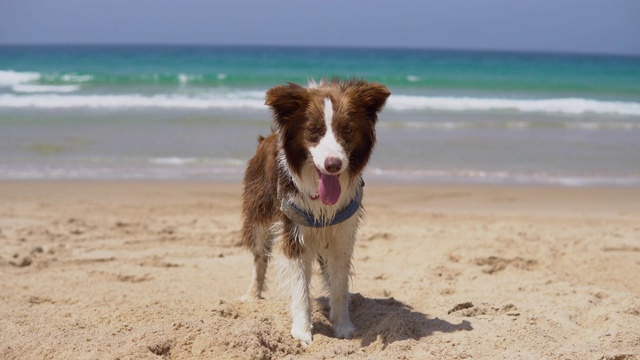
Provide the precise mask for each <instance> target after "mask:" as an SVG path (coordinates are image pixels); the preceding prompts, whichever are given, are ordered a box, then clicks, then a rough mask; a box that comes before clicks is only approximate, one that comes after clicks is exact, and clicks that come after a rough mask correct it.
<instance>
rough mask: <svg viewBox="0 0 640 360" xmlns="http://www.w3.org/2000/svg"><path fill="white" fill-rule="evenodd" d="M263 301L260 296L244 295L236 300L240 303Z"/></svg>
mask: <svg viewBox="0 0 640 360" xmlns="http://www.w3.org/2000/svg"><path fill="white" fill-rule="evenodd" d="M262 299H264V298H263V297H262V296H260V295H254V294H245V295H242V296H240V297H239V298H238V300H240V301H242V302H251V301H257V300H262Z"/></svg>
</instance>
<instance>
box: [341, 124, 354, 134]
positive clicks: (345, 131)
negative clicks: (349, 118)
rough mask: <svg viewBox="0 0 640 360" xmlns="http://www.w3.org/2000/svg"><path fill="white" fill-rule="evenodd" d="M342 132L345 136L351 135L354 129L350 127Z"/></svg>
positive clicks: (344, 128) (346, 127)
mask: <svg viewBox="0 0 640 360" xmlns="http://www.w3.org/2000/svg"><path fill="white" fill-rule="evenodd" d="M342 132H343V133H345V134H351V133H352V132H353V128H352V127H351V126H349V125H347V126H345V127H343V128H342Z"/></svg>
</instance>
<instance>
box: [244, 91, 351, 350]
mask: <svg viewBox="0 0 640 360" xmlns="http://www.w3.org/2000/svg"><path fill="white" fill-rule="evenodd" d="M321 84H322V83H321ZM309 86H310V87H316V86H318V85H317V84H315V83H310V85H309ZM324 121H325V124H326V128H327V131H326V132H325V135H324V136H323V138H322V139H321V140H320V142H319V143H318V144H317V145H316V146H315V147H313V148H310V149H309V151H310V153H311V156H310V157H309V159H308V160H307V161H306V162H305V163H304V164H302V166H301V170H300V174H296V173H293V172H292V171H291V170H290V169H289V166H288V163H287V159H286V154H285V152H284V148H283V146H282V139H281V138H279V139H278V141H279V148H280V150H279V152H278V156H277V161H278V166H279V167H280V169H281V170H283V171H284V172H285V173H286V174H288V175H289V176H290V177H291V180H292V181H293V183H294V184H295V186H296V188H297V189H298V191H299V193H297V194H282V196H290V197H291V198H288V199H286V200H288V201H293V202H294V203H295V205H296V206H297V207H298V208H300V209H303V210H304V211H306V212H308V213H311V214H313V217H314V218H315V219H316V220H323V219H333V218H334V217H335V215H336V213H337V212H338V210H340V209H343V208H345V206H347V204H349V203H350V202H351V201H352V200H353V199H354V197H355V195H356V192H357V191H362V185H361V183H360V181H359V179H353V178H351V174H349V172H348V171H347V169H348V168H349V160H348V157H347V154H346V152H345V150H344V148H343V147H342V146H341V145H340V143H339V142H338V140H337V139H336V135H335V134H334V132H333V127H332V121H333V103H332V101H331V99H330V98H328V97H327V98H325V100H324ZM328 157H337V158H339V159H340V160H341V161H342V167H341V168H340V171H339V172H338V173H339V174H340V175H341V176H340V177H339V178H338V179H339V181H340V186H341V193H340V197H339V198H338V201H337V202H336V203H335V204H334V205H324V204H323V203H322V202H321V201H319V200H317V197H315V196H316V195H317V193H318V182H319V176H318V173H317V171H316V168H318V169H320V171H324V172H325V173H326V172H327V171H326V170H325V168H324V163H325V160H326V159H327V158H328ZM313 198H315V200H314V199H313ZM362 215H363V209H362V208H360V209H359V210H358V212H357V213H356V214H354V215H353V216H352V217H351V218H349V219H347V220H346V221H344V222H342V223H340V224H337V225H333V226H328V227H322V228H310V227H304V226H297V225H296V226H295V230H294V234H293V236H294V238H295V241H297V242H298V243H300V244H301V245H303V246H304V251H303V252H302V254H301V255H300V256H299V257H298V258H287V257H286V256H285V255H284V254H283V253H282V252H281V250H280V249H281V248H282V244H280V242H281V241H282V238H283V234H282V224H281V223H277V224H272V227H270V228H268V229H265V228H263V227H260V226H257V227H256V230H255V231H256V234H257V235H258V236H256V238H257V239H258V241H257V242H263V241H265V242H263V243H259V244H257V245H256V246H258V247H263V248H264V246H265V245H266V241H271V240H273V241H274V243H273V245H272V249H273V254H272V255H273V256H272V257H273V262H274V263H275V265H276V269H277V274H278V275H277V278H276V279H277V283H278V284H279V285H281V286H282V287H284V288H285V289H286V291H287V293H288V294H289V295H290V301H291V303H290V304H291V305H290V311H291V319H292V327H291V335H292V336H293V337H294V338H295V339H297V340H299V341H300V343H301V344H302V345H303V346H308V345H309V344H311V341H312V329H313V324H312V321H311V296H310V291H309V286H310V281H311V269H312V265H313V263H314V262H315V261H317V260H318V259H319V258H322V259H323V261H324V266H323V269H322V270H323V271H322V275H323V278H324V281H325V285H326V289H327V290H328V292H329V305H330V308H331V310H330V313H329V319H330V320H331V323H332V325H333V331H334V335H335V336H336V337H338V338H349V337H351V336H352V335H353V332H354V331H355V327H354V326H353V323H352V322H351V319H350V317H349V280H350V276H351V259H352V254H353V247H354V244H355V239H356V235H357V232H358V226H359V223H360V219H361V217H362ZM254 253H255V252H254ZM256 259H257V260H255V261H254V263H255V271H254V275H253V280H252V285H251V287H250V288H249V293H248V294H247V297H254V298H255V297H260V296H261V293H262V290H263V288H264V275H265V271H266V262H265V263H264V264H265V266H262V265H263V263H262V262H261V261H260V260H261V259H260V258H259V257H256Z"/></svg>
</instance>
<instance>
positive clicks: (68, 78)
mask: <svg viewBox="0 0 640 360" xmlns="http://www.w3.org/2000/svg"><path fill="white" fill-rule="evenodd" d="M60 79H61V80H62V81H64V82H73V83H79V82H89V81H91V80H93V76H91V75H78V74H76V73H70V74H64V75H62V76H61V77H60Z"/></svg>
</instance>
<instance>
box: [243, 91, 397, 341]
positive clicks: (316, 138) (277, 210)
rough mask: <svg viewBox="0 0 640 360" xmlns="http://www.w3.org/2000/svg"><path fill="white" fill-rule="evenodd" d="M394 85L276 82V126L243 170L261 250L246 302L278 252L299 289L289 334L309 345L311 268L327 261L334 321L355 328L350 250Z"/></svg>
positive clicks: (339, 331) (247, 224) (248, 219)
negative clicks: (369, 165) (366, 172)
mask: <svg viewBox="0 0 640 360" xmlns="http://www.w3.org/2000/svg"><path fill="white" fill-rule="evenodd" d="M389 95H390V92H389V90H388V89H387V88H386V87H384V86H383V85H380V84H377V83H368V82H365V81H361V80H348V81H342V80H338V79H334V80H331V81H322V82H321V83H320V84H315V83H312V84H310V85H309V86H308V87H306V88H305V87H302V86H299V85H296V84H291V83H290V84H288V85H283V86H277V87H274V88H272V89H270V90H269V91H268V92H267V97H266V104H267V105H268V106H269V107H271V109H272V110H273V116H274V124H275V126H274V130H275V131H274V133H273V134H271V135H270V136H269V137H266V138H264V137H262V136H261V137H259V139H258V140H259V144H258V149H257V151H256V154H255V155H254V157H253V158H252V159H251V160H249V163H248V166H247V170H246V173H245V177H244V193H243V220H244V224H243V228H242V241H243V244H244V245H245V246H246V247H248V248H249V249H250V250H251V252H252V253H253V256H254V265H255V269H254V273H253V279H252V281H251V285H250V287H249V292H248V293H247V295H245V298H246V299H251V298H261V297H262V291H263V289H264V282H265V272H266V269H267V262H268V261H269V260H270V257H273V259H274V260H275V261H276V263H278V265H280V266H279V270H280V272H279V274H278V276H277V282H279V283H281V284H282V285H285V286H286V288H287V289H288V292H289V295H290V296H291V298H290V300H291V317H292V320H293V325H292V329H291V335H292V336H293V337H294V338H295V339H298V340H300V342H301V343H302V345H304V346H306V345H309V344H310V343H311V339H312V337H311V329H312V324H311V299H310V297H309V283H310V280H311V267H312V264H313V262H314V261H315V260H317V261H318V262H319V263H320V269H321V272H322V275H323V277H324V281H325V285H326V288H327V289H328V291H329V305H330V306H331V310H330V315H329V318H330V320H331V323H332V325H333V331H334V334H335V336H336V337H338V338H348V337H350V336H351V335H352V334H353V332H354V331H355V327H354V326H353V324H352V323H351V319H350V318H349V308H348V303H349V299H348V296H349V294H348V290H349V276H350V270H351V257H352V254H353V247H354V243H355V238H356V234H357V231H358V225H359V222H360V219H361V217H362V215H363V210H362V206H361V200H362V191H363V186H364V183H363V181H362V178H361V174H362V171H363V169H364V167H365V165H367V162H368V161H369V157H370V156H371V152H372V150H373V147H374V144H375V142H376V132H375V125H376V122H377V119H378V118H377V114H378V112H379V111H380V110H381V109H382V107H383V106H384V104H385V102H386V100H387V97H388V96H389Z"/></svg>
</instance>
